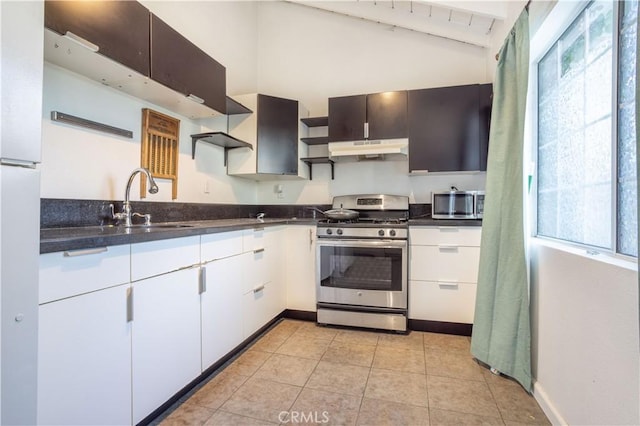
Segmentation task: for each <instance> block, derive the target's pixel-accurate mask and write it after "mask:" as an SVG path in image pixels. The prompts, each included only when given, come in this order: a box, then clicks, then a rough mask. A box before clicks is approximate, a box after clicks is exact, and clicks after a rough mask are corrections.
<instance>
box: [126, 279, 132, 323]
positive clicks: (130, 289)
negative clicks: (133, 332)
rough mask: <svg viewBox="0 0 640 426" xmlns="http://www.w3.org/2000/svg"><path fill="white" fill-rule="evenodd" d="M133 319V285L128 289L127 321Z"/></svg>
mask: <svg viewBox="0 0 640 426" xmlns="http://www.w3.org/2000/svg"><path fill="white" fill-rule="evenodd" d="M131 321H133V287H129V288H128V289H127V322H131Z"/></svg>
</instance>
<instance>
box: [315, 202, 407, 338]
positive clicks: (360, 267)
mask: <svg viewBox="0 0 640 426" xmlns="http://www.w3.org/2000/svg"><path fill="white" fill-rule="evenodd" d="M333 208H334V209H338V208H343V209H348V210H355V211H357V212H358V213H359V218H358V219H357V220H349V221H334V220H327V221H324V222H320V223H319V224H318V228H317V236H318V240H317V267H316V268H317V269H316V292H317V299H318V306H317V307H318V323H319V324H334V325H346V326H353V327H366V328H376V329H385V330H394V331H402V332H404V331H406V330H407V246H408V244H407V239H408V238H407V236H408V225H407V219H408V216H409V198H408V197H406V196H397V195H382V194H367V195H352V196H339V197H334V199H333Z"/></svg>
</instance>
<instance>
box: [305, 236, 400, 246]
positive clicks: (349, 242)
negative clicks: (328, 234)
mask: <svg viewBox="0 0 640 426" xmlns="http://www.w3.org/2000/svg"><path fill="white" fill-rule="evenodd" d="M317 245H318V247H365V248H366V247H375V248H406V247H407V246H408V244H407V240H348V239H341V240H329V239H327V238H323V239H320V238H318V242H317Z"/></svg>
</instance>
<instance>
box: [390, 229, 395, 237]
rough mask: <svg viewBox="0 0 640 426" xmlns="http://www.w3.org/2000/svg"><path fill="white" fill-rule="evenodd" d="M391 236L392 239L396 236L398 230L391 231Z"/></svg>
mask: <svg viewBox="0 0 640 426" xmlns="http://www.w3.org/2000/svg"><path fill="white" fill-rule="evenodd" d="M389 235H391V236H392V237H395V236H396V230H395V229H392V230H391V231H389Z"/></svg>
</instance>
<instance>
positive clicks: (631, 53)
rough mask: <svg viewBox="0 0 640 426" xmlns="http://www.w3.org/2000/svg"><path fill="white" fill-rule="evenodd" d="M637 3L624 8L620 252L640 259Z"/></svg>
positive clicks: (620, 93)
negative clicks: (637, 144)
mask: <svg viewBox="0 0 640 426" xmlns="http://www.w3.org/2000/svg"><path fill="white" fill-rule="evenodd" d="M637 19H638V3H637V2H636V1H626V2H624V4H623V5H622V19H621V23H620V48H619V63H618V216H617V219H618V230H617V234H618V235H617V237H618V238H617V240H618V247H617V250H618V252H620V253H623V254H627V255H631V256H636V257H637V256H638V244H637V241H638V209H637V204H636V203H637V202H636V200H637V196H638V195H637V194H638V192H637V191H638V188H637V178H636V114H635V103H636V98H635V96H636V52H637V50H636V42H637V41H636V40H637V34H636V31H637V30H636V28H637V25H636V21H637Z"/></svg>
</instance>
